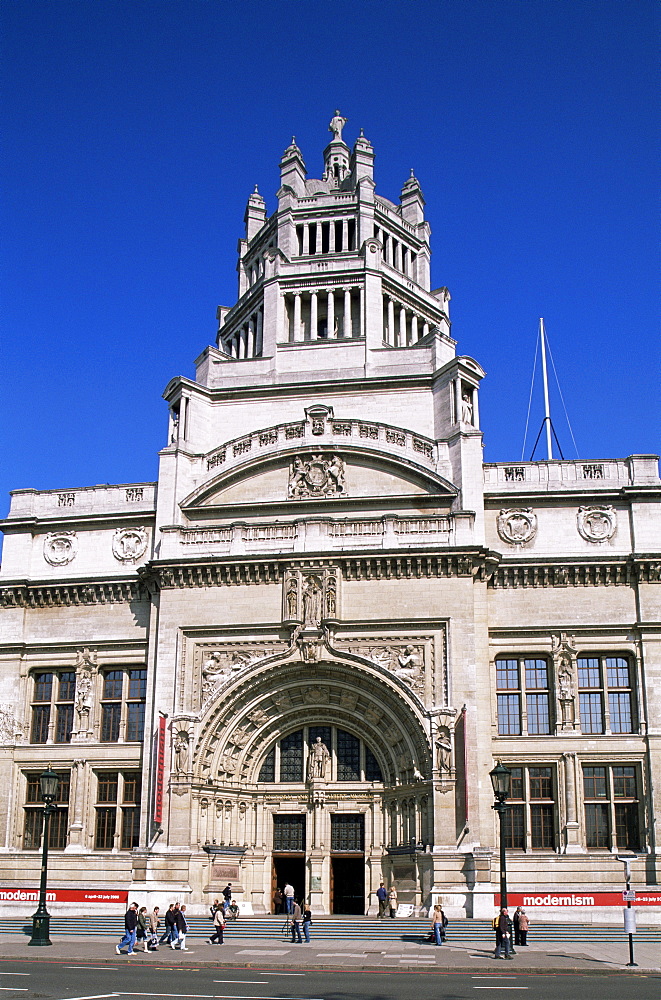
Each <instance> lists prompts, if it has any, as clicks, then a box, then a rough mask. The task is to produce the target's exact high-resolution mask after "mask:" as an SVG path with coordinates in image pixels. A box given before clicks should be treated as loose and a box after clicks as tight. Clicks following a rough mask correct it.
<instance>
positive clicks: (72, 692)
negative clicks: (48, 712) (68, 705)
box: [57, 670, 76, 701]
mask: <svg viewBox="0 0 661 1000" xmlns="http://www.w3.org/2000/svg"><path fill="white" fill-rule="evenodd" d="M75 697H76V674H75V672H74V671H73V670H67V671H66V672H65V673H63V674H60V684H59V694H58V699H57V700H58V701H73V700H74V698H75Z"/></svg>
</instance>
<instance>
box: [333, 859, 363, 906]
mask: <svg viewBox="0 0 661 1000" xmlns="http://www.w3.org/2000/svg"><path fill="white" fill-rule="evenodd" d="M331 913H354V914H361V915H362V914H364V913H365V861H364V859H363V857H362V855H361V856H360V857H359V858H356V857H353V858H346V857H345V858H342V857H331Z"/></svg>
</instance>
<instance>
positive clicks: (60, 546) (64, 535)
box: [44, 531, 78, 566]
mask: <svg viewBox="0 0 661 1000" xmlns="http://www.w3.org/2000/svg"><path fill="white" fill-rule="evenodd" d="M77 553H78V536H77V534H76V532H75V531H49V532H48V534H47V535H46V537H45V538H44V559H45V560H46V562H47V563H48V564H49V565H50V566H68V565H69V563H71V562H73V560H74V559H75V558H76V555H77Z"/></svg>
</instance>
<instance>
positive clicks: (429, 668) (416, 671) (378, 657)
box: [334, 636, 446, 701]
mask: <svg viewBox="0 0 661 1000" xmlns="http://www.w3.org/2000/svg"><path fill="white" fill-rule="evenodd" d="M334 645H335V647H336V648H337V649H346V650H347V652H349V653H355V654H356V655H358V656H363V657H365V659H367V660H371V661H372V662H373V663H375V664H377V666H379V667H383V668H384V669H385V670H388V671H390V673H392V674H394V675H395V677H398V678H399V679H400V680H402V681H404V683H405V684H407V685H408V687H410V688H411V690H412V691H414V692H415V694H417V695H418V697H419V698H420V699H421V700H423V701H425V700H426V699H427V698H432V699H434V691H435V684H434V680H435V641H434V637H432V636H411V637H409V638H406V637H404V638H402V637H400V636H392V637H379V638H378V639H377V638H374V639H371V638H370V639H369V640H368V641H365V640H362V641H361V640H345V639H343V638H342V637H336V638H335V640H334ZM442 670H443V675H444V674H445V671H444V669H443V667H442ZM442 686H443V688H444V689H445V686H446V685H445V683H443V685H442ZM443 698H444V700H446V699H445V690H444V691H443Z"/></svg>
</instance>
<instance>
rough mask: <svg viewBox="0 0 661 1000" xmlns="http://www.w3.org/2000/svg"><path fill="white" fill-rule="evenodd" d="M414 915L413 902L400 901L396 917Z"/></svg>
mask: <svg viewBox="0 0 661 1000" xmlns="http://www.w3.org/2000/svg"><path fill="white" fill-rule="evenodd" d="M412 916H413V903H400V904H399V906H398V907H397V912H396V913H395V917H402V918H406V917H412Z"/></svg>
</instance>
